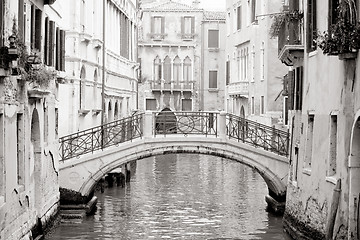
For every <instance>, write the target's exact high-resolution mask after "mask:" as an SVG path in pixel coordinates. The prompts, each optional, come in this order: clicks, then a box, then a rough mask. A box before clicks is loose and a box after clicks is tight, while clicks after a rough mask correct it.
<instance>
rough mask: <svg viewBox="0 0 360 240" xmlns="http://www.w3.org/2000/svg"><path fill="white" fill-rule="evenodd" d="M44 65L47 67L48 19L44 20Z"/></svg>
mask: <svg viewBox="0 0 360 240" xmlns="http://www.w3.org/2000/svg"><path fill="white" fill-rule="evenodd" d="M44 40H45V41H44V64H46V65H49V18H48V17H46V18H45V39H44Z"/></svg>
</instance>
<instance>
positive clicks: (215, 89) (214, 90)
mask: <svg viewBox="0 0 360 240" xmlns="http://www.w3.org/2000/svg"><path fill="white" fill-rule="evenodd" d="M208 91H209V92H219V89H218V88H210V89H209V90H208Z"/></svg>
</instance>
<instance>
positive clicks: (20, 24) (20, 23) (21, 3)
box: [0, 0, 26, 42]
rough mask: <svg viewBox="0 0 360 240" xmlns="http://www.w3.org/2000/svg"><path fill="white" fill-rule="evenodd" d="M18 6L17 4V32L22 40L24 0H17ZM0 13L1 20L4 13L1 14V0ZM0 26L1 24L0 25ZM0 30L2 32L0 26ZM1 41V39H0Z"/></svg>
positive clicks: (24, 20) (24, 15) (24, 13)
mask: <svg viewBox="0 0 360 240" xmlns="http://www.w3.org/2000/svg"><path fill="white" fill-rule="evenodd" d="M18 3H19V6H18V13H19V14H18V16H19V17H18V33H19V37H20V38H21V40H22V41H23V42H24V39H25V26H26V8H25V6H26V5H25V4H24V0H19V2H18ZM0 4H1V6H0V14H1V20H0V21H2V20H3V18H4V15H3V12H2V10H1V9H2V8H3V4H4V3H3V1H2V0H1V1H0ZM0 28H1V26H0ZM0 30H1V31H0V32H3V31H2V28H1V29H0ZM0 40H1V37H0ZM1 42H2V41H1Z"/></svg>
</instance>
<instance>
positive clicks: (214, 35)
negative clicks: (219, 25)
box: [208, 30, 219, 48]
mask: <svg viewBox="0 0 360 240" xmlns="http://www.w3.org/2000/svg"><path fill="white" fill-rule="evenodd" d="M208 47H209V48H219V30H209V32H208Z"/></svg>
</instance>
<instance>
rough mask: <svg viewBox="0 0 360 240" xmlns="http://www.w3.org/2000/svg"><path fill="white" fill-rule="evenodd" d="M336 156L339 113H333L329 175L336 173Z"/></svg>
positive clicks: (331, 117) (331, 118) (331, 119)
mask: <svg viewBox="0 0 360 240" xmlns="http://www.w3.org/2000/svg"><path fill="white" fill-rule="evenodd" d="M336 157H337V115H331V116H330V146H329V169H328V176H333V175H335V174H336Z"/></svg>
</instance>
